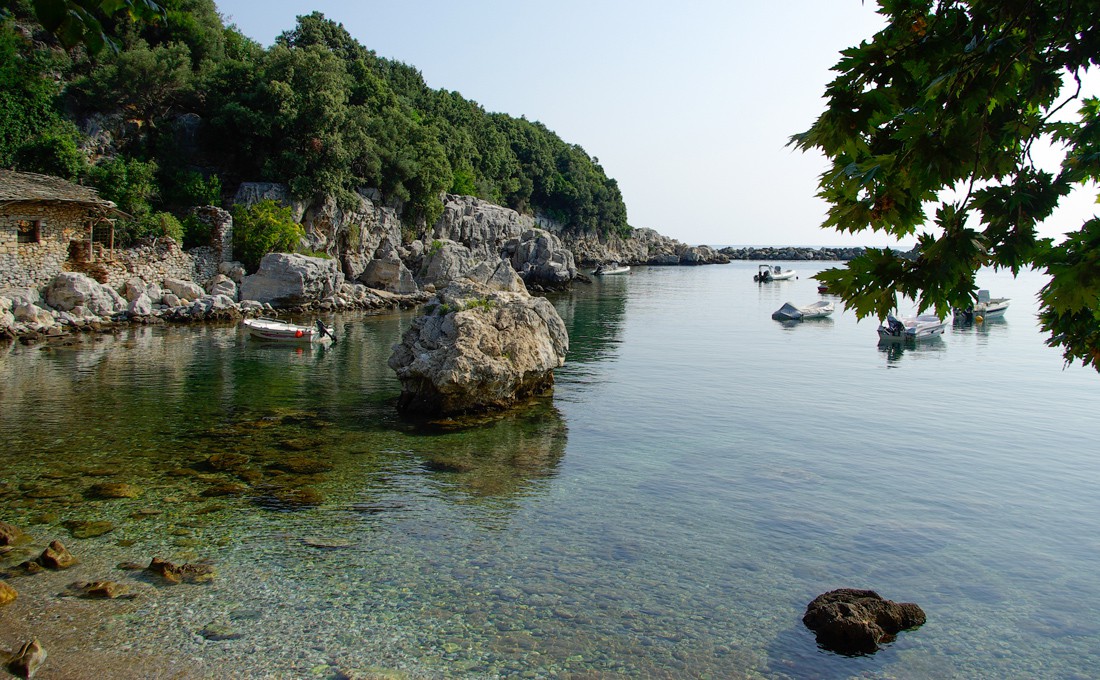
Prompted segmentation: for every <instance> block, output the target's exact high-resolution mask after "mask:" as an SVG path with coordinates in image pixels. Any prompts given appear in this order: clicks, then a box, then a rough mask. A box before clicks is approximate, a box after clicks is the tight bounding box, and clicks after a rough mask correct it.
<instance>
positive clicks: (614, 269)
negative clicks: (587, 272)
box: [592, 262, 630, 276]
mask: <svg viewBox="0 0 1100 680" xmlns="http://www.w3.org/2000/svg"><path fill="white" fill-rule="evenodd" d="M629 273H630V267H628V266H626V265H625V264H623V265H621V264H619V263H618V262H608V263H607V264H599V265H596V268H595V269H593V270H592V275H593V276H611V275H612V274H629Z"/></svg>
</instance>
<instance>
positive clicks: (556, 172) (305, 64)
mask: <svg viewBox="0 0 1100 680" xmlns="http://www.w3.org/2000/svg"><path fill="white" fill-rule="evenodd" d="M159 5H160V7H161V8H162V9H163V10H164V11H163V13H162V14H158V15H156V16H153V17H151V18H150V17H139V20H137V21H135V20H134V19H132V18H131V17H130V16H129V15H128V14H127V13H118V14H116V15H112V16H106V17H103V19H102V24H103V25H102V28H103V33H104V34H105V35H107V36H112V37H113V40H114V43H115V44H114V45H113V46H112V45H111V44H109V43H108V44H107V45H106V47H103V48H101V49H97V48H98V47H99V45H97V44H96V41H94V40H93V41H89V40H88V39H87V38H86V37H85V38H83V39H81V40H76V41H73V42H74V43H75V47H69V48H66V46H64V45H63V44H62V42H61V40H64V39H65V34H64V32H63V31H58V30H57V29H56V28H52V29H51V30H50V31H47V30H44V28H43V27H42V25H41V24H40V23H39V19H40V18H41V13H39V14H38V15H36V13H35V11H34V8H32V5H31V3H30V2H29V1H28V0H4V2H3V3H0V8H2V10H0V167H6V168H11V169H16V170H24V171H30V172H42V173H47V174H53V175H59V176H61V177H65V178H67V179H72V180H78V181H81V182H83V183H85V184H89V185H92V186H95V187H97V188H98V189H99V190H100V193H101V195H103V196H104V197H106V198H108V199H110V200H113V201H115V202H116V203H117V204H118V205H119V207H120V208H121V209H122V210H124V211H125V212H127V213H128V214H130V215H131V216H133V220H130V221H129V224H128V225H126V229H125V230H124V236H125V237H126V238H128V239H130V240H132V239H135V238H138V237H140V236H143V235H152V234H160V233H173V232H174V233H180V232H181V231H182V229H183V228H182V227H181V226H180V224H179V222H178V219H179V218H182V217H183V216H184V215H185V212H186V210H187V208H189V207H190V206H193V205H199V204H207V203H214V204H219V203H220V202H221V201H222V200H223V199H224V198H225V196H226V195H227V194H228V195H231V194H232V191H233V190H234V189H235V188H236V186H237V185H238V184H239V183H240V182H242V181H270V182H281V183H285V184H287V185H288V186H289V187H290V189H291V192H292V193H293V194H294V195H295V196H296V197H299V198H310V197H313V196H315V195H317V194H330V195H333V196H335V197H336V198H337V200H338V201H341V202H343V203H345V204H350V200H349V199H351V198H352V197H353V196H354V193H353V192H355V191H356V190H358V189H360V188H366V187H369V188H374V189H377V190H379V191H380V192H381V194H382V197H383V200H384V201H386V202H387V203H392V204H395V205H400V206H402V207H403V219H404V220H405V221H406V222H407V223H408V224H410V225H414V224H417V223H420V222H421V220H423V221H424V223H426V224H431V223H432V222H433V221H434V220H435V218H436V217H437V216H438V215H439V214H440V211H441V210H442V203H441V202H440V198H439V197H440V194H441V193H442V192H451V193H458V194H465V195H472V196H477V197H479V198H482V199H485V200H488V201H491V202H494V203H497V204H500V205H503V206H507V207H510V208H513V209H515V210H517V211H520V212H523V213H527V214H539V215H544V216H547V217H550V218H552V219H554V220H556V221H558V222H559V223H561V224H563V225H565V228H566V229H567V230H570V231H573V232H600V233H620V234H623V233H627V232H628V231H629V227H628V225H627V218H626V208H625V206H624V204H623V201H622V196H621V194H620V192H619V188H618V185H617V184H616V182H615V180H614V179H611V178H609V177H607V176H606V174H605V173H604V171H603V169H602V168H601V167H600V165H599V164H598V162H597V161H596V159H594V158H593V157H592V156H590V155H589V154H588V153H587V152H585V150H584V149H582V148H581V147H579V146H577V145H574V144H569V143H567V142H565V141H563V140H561V139H560V138H559V137H558V136H557V135H556V134H555V133H554V132H552V131H550V130H549V129H547V128H546V127H545V126H544V125H542V124H541V123H538V122H533V121H529V120H527V119H526V118H525V117H521V118H513V117H511V116H508V115H504V114H499V113H490V112H487V111H485V110H484V109H483V108H482V107H481V106H479V105H478V104H477V103H476V102H473V101H469V100H467V99H465V98H463V97H462V96H461V95H460V94H458V93H457V92H449V91H446V90H433V89H431V88H429V87H428V86H427V85H426V84H425V82H424V79H423V77H422V76H421V74H420V72H419V71H417V70H416V69H415V68H414V67H412V66H409V65H406V64H403V63H400V62H397V61H393V60H390V59H386V58H383V57H380V56H378V55H377V54H375V53H374V52H373V51H371V50H370V49H368V48H367V47H365V46H364V45H362V44H360V43H359V42H358V41H357V40H356V39H355V38H353V37H352V36H351V35H350V34H349V33H348V32H347V31H346V30H345V29H344V28H343V26H342V25H340V24H339V23H336V22H334V21H331V20H329V19H326V18H325V17H324V16H323V15H321V14H320V13H313V14H309V15H307V16H301V17H299V18H298V23H297V25H296V26H295V27H293V28H292V29H290V30H287V31H285V32H284V33H283V34H282V35H280V36H279V38H278V39H277V40H276V42H275V44H274V45H272V46H271V47H264V46H262V45H260V44H259V43H257V42H255V41H253V40H251V39H249V38H248V37H246V36H244V35H243V34H241V33H240V31H238V30H237V29H236V28H235V27H234V26H226V25H225V24H224V22H223V20H222V18H221V17H220V15H219V14H218V12H217V10H216V7H215V6H214V3H213V1H212V0H164V1H163V2H160V3H159ZM59 38H60V40H59ZM112 47H113V49H112Z"/></svg>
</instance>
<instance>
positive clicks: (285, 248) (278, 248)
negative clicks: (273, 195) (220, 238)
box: [233, 199, 305, 271]
mask: <svg viewBox="0 0 1100 680" xmlns="http://www.w3.org/2000/svg"><path fill="white" fill-rule="evenodd" d="M303 236H305V230H304V229H302V226H301V225H300V224H298V223H297V222H295V221H294V216H293V213H291V211H290V208H287V207H285V206H282V205H279V204H278V203H276V202H275V201H272V200H270V199H265V200H262V201H259V202H258V203H255V204H253V205H250V206H248V207H245V206H243V205H237V206H234V207H233V254H234V255H235V256H236V257H238V258H239V259H240V261H241V262H242V263H243V264H244V265H245V267H247V268H248V269H249V270H250V271H255V270H256V269H257V268H259V266H260V260H262V259H263V257H264V255H267V254H268V253H281V252H293V251H295V250H296V249H297V247H298V243H299V242H300V240H301V238H302V237H303Z"/></svg>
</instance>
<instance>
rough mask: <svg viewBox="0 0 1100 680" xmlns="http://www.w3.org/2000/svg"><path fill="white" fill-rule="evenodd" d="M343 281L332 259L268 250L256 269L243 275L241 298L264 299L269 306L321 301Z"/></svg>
mask: <svg viewBox="0 0 1100 680" xmlns="http://www.w3.org/2000/svg"><path fill="white" fill-rule="evenodd" d="M343 283H344V273H343V272H342V271H341V270H340V264H339V263H338V262H337V261H336V260H330V259H326V258H321V257H309V256H306V255H298V254H297V253H268V254H267V255H264V258H263V259H262V260H260V269H259V271H257V272H256V273H255V274H253V275H252V276H246V277H244V282H243V283H242V284H241V299H242V300H256V301H257V302H266V303H268V304H270V305H271V306H272V307H295V306H298V305H304V304H307V303H310V302H315V301H319V300H322V299H324V298H326V297H328V296H330V295H332V294H334V293H335V292H336V291H338V290H340V286H341V285H343Z"/></svg>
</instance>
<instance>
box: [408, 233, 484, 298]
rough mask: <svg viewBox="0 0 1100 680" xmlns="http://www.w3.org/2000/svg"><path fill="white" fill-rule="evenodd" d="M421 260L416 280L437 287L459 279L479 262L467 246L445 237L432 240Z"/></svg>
mask: <svg viewBox="0 0 1100 680" xmlns="http://www.w3.org/2000/svg"><path fill="white" fill-rule="evenodd" d="M423 260H424V261H423V264H422V265H421V267H420V271H419V273H418V274H417V280H418V281H419V282H420V283H421V284H422V285H427V284H431V285H434V286H436V287H437V288H442V287H443V286H446V285H447V284H448V283H451V282H452V281H457V280H459V279H460V278H462V277H463V276H465V274H466V272H468V271H470V270H471V269H473V268H474V267H476V266H477V264H478V262H480V260H478V259H476V258H475V256H474V254H473V253H471V252H470V249H469V248H467V247H466V246H464V245H462V244H461V243H457V242H455V241H450V240H447V239H437V240H435V241H432V242H431V244H430V245H429V246H428V248H427V250H426V251H425V253H424V258H423Z"/></svg>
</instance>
